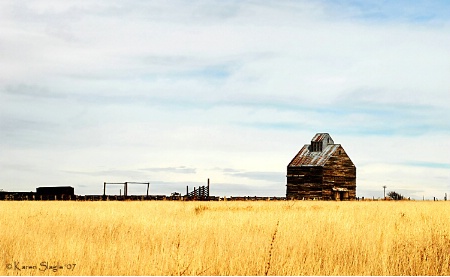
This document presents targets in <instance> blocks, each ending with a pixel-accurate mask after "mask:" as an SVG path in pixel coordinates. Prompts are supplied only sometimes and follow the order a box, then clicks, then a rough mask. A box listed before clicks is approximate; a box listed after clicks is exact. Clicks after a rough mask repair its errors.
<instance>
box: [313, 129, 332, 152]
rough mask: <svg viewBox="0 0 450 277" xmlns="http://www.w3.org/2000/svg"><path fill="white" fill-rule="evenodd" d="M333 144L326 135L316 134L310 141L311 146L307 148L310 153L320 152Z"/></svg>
mask: <svg viewBox="0 0 450 277" xmlns="http://www.w3.org/2000/svg"><path fill="white" fill-rule="evenodd" d="M330 144H334V141H333V139H332V138H331V136H330V134H328V133H317V134H316V135H315V136H314V137H313V138H312V139H311V145H310V146H309V151H311V152H322V151H323V150H324V149H325V148H327V146H328V145H330Z"/></svg>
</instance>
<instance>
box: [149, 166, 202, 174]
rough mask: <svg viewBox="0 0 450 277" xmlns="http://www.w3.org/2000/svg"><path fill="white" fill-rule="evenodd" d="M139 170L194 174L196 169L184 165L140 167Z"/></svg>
mask: <svg viewBox="0 0 450 277" xmlns="http://www.w3.org/2000/svg"><path fill="white" fill-rule="evenodd" d="M141 170H143V171H150V172H167V173H181V174H195V173H196V171H197V170H196V169H195V168H191V167H186V166H178V167H154V168H142V169H141Z"/></svg>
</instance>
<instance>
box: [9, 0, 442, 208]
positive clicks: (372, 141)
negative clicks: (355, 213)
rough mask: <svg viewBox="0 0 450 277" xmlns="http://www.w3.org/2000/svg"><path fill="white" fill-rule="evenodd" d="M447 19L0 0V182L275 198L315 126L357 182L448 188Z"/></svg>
mask: <svg viewBox="0 0 450 277" xmlns="http://www.w3.org/2000/svg"><path fill="white" fill-rule="evenodd" d="M449 34H450V2H448V1H444V0H442V1H371V0H368V1H350V0H348V1H347V0H338V1H326V0H323V1H319V0H318V1H301V0H299V1H293V0H273V1H272V0H267V1H246V0H242V1H215V0H211V1H208V0H204V1H177V0H175V1H140V0H129V1H117V0H105V1H101V0H98V1H70V0H67V1H56V0H55V1H49V0H43V1H22V0H11V1H9V0H4V1H1V2H0V65H1V66H0V189H3V190H6V191H35V188H36V187H39V186H73V187H74V188H75V193H76V194H80V195H86V194H102V193H103V182H125V181H136V182H150V183H151V185H150V193H151V194H165V195H170V193H172V192H181V193H184V192H185V191H186V186H189V188H190V190H191V189H192V188H193V187H198V186H200V185H206V182H207V179H208V178H210V182H211V189H210V193H211V194H212V195H216V196H247V195H249V196H255V195H257V196H285V193H286V167H287V165H288V163H289V162H290V161H291V159H292V158H293V157H294V156H295V155H296V154H297V152H298V151H299V150H300V149H301V148H302V146H303V145H304V144H308V143H310V140H311V138H312V137H313V136H314V135H315V133H318V132H326V133H329V134H330V135H331V137H332V138H333V140H334V142H335V143H338V144H341V145H342V146H343V148H344V149H345V151H346V152H347V154H348V155H349V156H350V158H351V160H352V161H353V163H354V164H355V165H356V168H357V196H359V197H375V198H378V197H382V196H383V188H382V186H387V189H386V191H387V192H388V191H396V192H398V193H401V194H403V195H404V196H406V197H411V198H413V199H423V198H425V199H432V198H433V197H437V198H438V199H442V198H443V197H444V195H445V193H449V194H450V158H449V153H450V123H449V122H450V78H449V76H450V36H449ZM120 188H121V186H120V185H111V186H109V187H108V188H107V193H108V194H119V192H120ZM128 193H129V194H136V195H139V194H145V193H146V185H137V184H136V185H133V186H131V185H130V186H129V189H128ZM449 196H450V195H449Z"/></svg>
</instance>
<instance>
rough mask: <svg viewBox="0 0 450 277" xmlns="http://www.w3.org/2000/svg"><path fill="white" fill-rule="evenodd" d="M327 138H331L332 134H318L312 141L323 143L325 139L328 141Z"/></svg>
mask: <svg viewBox="0 0 450 277" xmlns="http://www.w3.org/2000/svg"><path fill="white" fill-rule="evenodd" d="M326 138H331V136H330V134H328V133H317V134H316V135H315V136H314V137H313V138H312V140H311V141H314V142H316V141H317V142H319V141H323V140H324V139H326Z"/></svg>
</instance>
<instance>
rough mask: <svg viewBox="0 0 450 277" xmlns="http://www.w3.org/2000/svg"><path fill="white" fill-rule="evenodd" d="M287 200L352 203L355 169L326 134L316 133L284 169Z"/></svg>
mask: <svg viewBox="0 0 450 277" xmlns="http://www.w3.org/2000/svg"><path fill="white" fill-rule="evenodd" d="M286 178H287V185H286V198H287V199H318V200H352V199H355V198H356V167H355V165H354V164H353V162H352V160H351V159H350V157H349V156H348V155H347V153H346V152H345V150H344V148H343V147H342V146H341V145H340V144H335V143H334V141H333V139H332V138H331V136H330V135H329V134H328V133H317V134H316V135H315V136H314V137H313V138H312V140H311V144H305V145H304V146H303V147H302V149H301V150H300V151H299V152H298V153H297V155H295V157H294V158H293V159H292V161H291V162H290V163H289V165H288V166H287V175H286Z"/></svg>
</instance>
